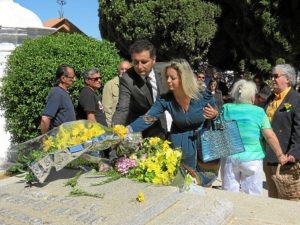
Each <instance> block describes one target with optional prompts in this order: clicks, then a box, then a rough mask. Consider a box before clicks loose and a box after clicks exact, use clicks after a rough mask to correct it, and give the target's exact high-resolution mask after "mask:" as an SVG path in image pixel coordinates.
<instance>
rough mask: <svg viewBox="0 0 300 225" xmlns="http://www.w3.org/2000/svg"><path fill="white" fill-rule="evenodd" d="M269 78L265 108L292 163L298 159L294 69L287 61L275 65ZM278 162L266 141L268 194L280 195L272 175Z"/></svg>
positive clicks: (299, 107) (299, 118)
mask: <svg viewBox="0 0 300 225" xmlns="http://www.w3.org/2000/svg"><path fill="white" fill-rule="evenodd" d="M272 81H273V85H274V93H273V94H272V95H271V96H270V97H269V98H268V100H267V104H266V107H265V110H266V113H267V116H268V118H269V120H270V122H271V125H272V128H273V130H274V132H275V133H276V136H277V137H278V140H279V143H280V145H281V148H282V150H283V153H284V154H286V155H287V156H288V160H289V161H290V162H292V163H294V162H297V161H299V160H300V95H299V93H298V92H296V91H295V90H294V89H293V87H294V86H295V84H296V72H295V69H294V68H293V67H292V66H291V65H289V64H281V65H277V66H275V67H274V68H273V70H272ZM277 164H278V160H277V158H276V156H275V154H274V153H273V152H272V150H271V148H270V146H269V145H267V146H266V158H265V162H264V171H265V174H266V180H267V185H268V195H269V197H272V198H282V196H280V194H279V193H278V191H277V188H276V186H275V183H274V181H273V180H272V179H271V177H272V175H274V174H275V173H276V168H277Z"/></svg>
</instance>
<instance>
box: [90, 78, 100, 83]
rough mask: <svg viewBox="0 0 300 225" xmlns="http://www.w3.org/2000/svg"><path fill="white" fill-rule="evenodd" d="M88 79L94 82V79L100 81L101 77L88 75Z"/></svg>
mask: <svg viewBox="0 0 300 225" xmlns="http://www.w3.org/2000/svg"><path fill="white" fill-rule="evenodd" d="M88 80H91V81H94V82H96V81H100V80H101V77H94V78H91V77H89V78H88Z"/></svg>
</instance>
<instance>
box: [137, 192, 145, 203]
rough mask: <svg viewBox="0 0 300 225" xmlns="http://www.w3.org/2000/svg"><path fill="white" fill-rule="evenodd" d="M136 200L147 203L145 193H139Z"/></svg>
mask: <svg viewBox="0 0 300 225" xmlns="http://www.w3.org/2000/svg"><path fill="white" fill-rule="evenodd" d="M136 200H137V201H138V202H144V201H145V195H144V193H143V192H139V193H138V196H137V198H136Z"/></svg>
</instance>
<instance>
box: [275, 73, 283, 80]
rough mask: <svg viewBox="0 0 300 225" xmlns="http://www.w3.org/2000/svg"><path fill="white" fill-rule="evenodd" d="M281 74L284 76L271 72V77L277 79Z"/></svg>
mask: <svg viewBox="0 0 300 225" xmlns="http://www.w3.org/2000/svg"><path fill="white" fill-rule="evenodd" d="M282 76H285V74H278V73H273V74H272V77H273V78H274V79H277V78H279V77H282Z"/></svg>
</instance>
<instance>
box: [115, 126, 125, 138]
mask: <svg viewBox="0 0 300 225" xmlns="http://www.w3.org/2000/svg"><path fill="white" fill-rule="evenodd" d="M113 132H114V133H116V134H117V135H118V136H119V137H120V138H124V137H125V136H126V134H127V132H128V130H127V128H126V127H124V126H123V125H116V126H114V127H113Z"/></svg>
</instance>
